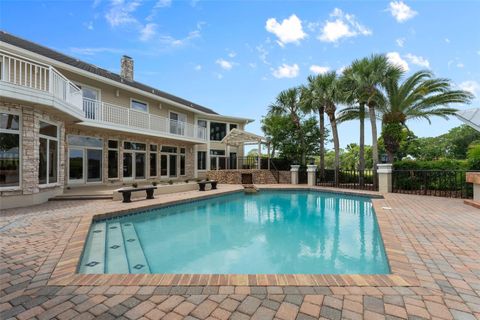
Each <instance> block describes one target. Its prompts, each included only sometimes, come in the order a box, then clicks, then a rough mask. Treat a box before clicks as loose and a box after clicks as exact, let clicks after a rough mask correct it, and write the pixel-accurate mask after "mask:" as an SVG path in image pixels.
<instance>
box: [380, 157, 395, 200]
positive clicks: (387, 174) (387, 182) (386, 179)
mask: <svg viewBox="0 0 480 320" xmlns="http://www.w3.org/2000/svg"><path fill="white" fill-rule="evenodd" d="M392 171H393V170H392V164H391V163H383V164H378V165H377V174H378V191H379V192H381V193H390V192H392Z"/></svg>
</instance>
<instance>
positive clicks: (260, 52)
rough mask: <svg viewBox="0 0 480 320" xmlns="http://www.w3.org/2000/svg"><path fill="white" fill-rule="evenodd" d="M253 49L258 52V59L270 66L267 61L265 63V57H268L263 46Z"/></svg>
mask: <svg viewBox="0 0 480 320" xmlns="http://www.w3.org/2000/svg"><path fill="white" fill-rule="evenodd" d="M255 49H257V52H258V58H259V59H260V60H261V61H262V62H263V63H265V64H268V65H269V64H270V63H269V62H268V61H267V57H268V53H269V52H268V50H267V49H265V47H264V46H263V45H259V46H257V47H256V48H255Z"/></svg>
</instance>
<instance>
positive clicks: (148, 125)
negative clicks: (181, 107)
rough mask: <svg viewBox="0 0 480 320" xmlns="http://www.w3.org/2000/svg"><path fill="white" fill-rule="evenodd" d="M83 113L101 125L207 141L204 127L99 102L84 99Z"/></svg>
mask: <svg viewBox="0 0 480 320" xmlns="http://www.w3.org/2000/svg"><path fill="white" fill-rule="evenodd" d="M83 111H84V113H85V118H87V119H89V120H93V121H96V122H100V123H105V124H115V125H122V126H128V127H132V128H139V129H146V130H149V131H155V132H160V133H163V134H168V135H175V136H184V137H189V138H195V139H200V140H206V138H207V132H206V128H204V127H200V126H196V125H193V124H190V123H186V122H182V121H177V120H171V119H168V118H165V117H161V116H156V115H153V114H150V113H146V112H142V111H138V110H133V109H131V108H127V107H120V106H117V105H114V104H111V103H107V102H102V101H98V100H92V99H87V98H83Z"/></svg>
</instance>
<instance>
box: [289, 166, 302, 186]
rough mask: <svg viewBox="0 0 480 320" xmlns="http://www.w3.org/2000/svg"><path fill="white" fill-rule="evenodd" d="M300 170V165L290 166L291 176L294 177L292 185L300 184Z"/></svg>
mask: <svg viewBox="0 0 480 320" xmlns="http://www.w3.org/2000/svg"><path fill="white" fill-rule="evenodd" d="M299 169H300V165H298V164H292V165H291V166H290V174H291V177H292V184H298V170H299Z"/></svg>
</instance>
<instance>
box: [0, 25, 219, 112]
mask: <svg viewBox="0 0 480 320" xmlns="http://www.w3.org/2000/svg"><path fill="white" fill-rule="evenodd" d="M0 41H3V42H5V43H8V44H10V45H13V46H16V47H19V48H22V49H24V50H28V51H31V52H34V53H36V54H39V55H42V56H45V57H47V58H50V59H53V60H56V61H59V62H62V63H65V64H68V65H70V66H72V67H76V68H79V69H82V70H84V71H87V72H90V73H93V74H95V75H98V76H101V77H104V78H107V79H110V80H114V81H116V82H118V83H122V84H126V85H129V86H131V87H132V88H136V89H139V90H142V91H145V92H147V93H152V94H154V95H157V96H159V97H162V98H165V99H168V100H171V101H175V102H177V103H180V104H183V105H185V106H187V107H190V108H193V109H195V110H198V111H201V112H204V113H209V114H213V115H218V113H217V112H215V111H213V110H212V109H209V108H207V107H204V106H201V105H199V104H196V103H194V102H191V101H188V100H186V99H183V98H180V97H177V96H175V95H173V94H170V93H167V92H164V91H161V90H158V89H156V88H153V87H150V86H148V85H146V84H143V83H141V82H137V81H128V80H126V79H124V78H122V77H121V76H120V75H119V74H117V73H113V72H110V71H108V70H105V69H103V68H99V67H97V66H95V65H92V64H90V63H87V62H84V61H81V60H78V59H76V58H73V57H70V56H67V55H65V54H63V53H60V52H58V51H55V50H52V49H50V48H47V47H45V46H42V45H39V44H36V43H34V42H31V41H28V40H25V39H22V38H19V37H17V36H14V35H12V34H9V33H7V32H5V31H3V30H0Z"/></svg>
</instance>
